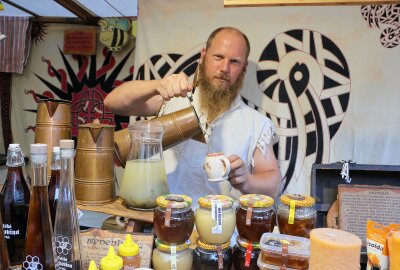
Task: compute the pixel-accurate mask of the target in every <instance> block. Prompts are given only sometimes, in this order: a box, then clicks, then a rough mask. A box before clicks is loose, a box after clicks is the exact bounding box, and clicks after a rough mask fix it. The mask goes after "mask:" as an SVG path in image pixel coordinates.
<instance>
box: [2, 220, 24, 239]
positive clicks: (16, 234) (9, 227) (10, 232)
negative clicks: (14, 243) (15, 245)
mask: <svg viewBox="0 0 400 270" xmlns="http://www.w3.org/2000/svg"><path fill="white" fill-rule="evenodd" d="M20 227H21V225H20V224H17V223H14V224H3V233H4V238H5V239H11V238H20V234H21V230H20V229H19V228H20Z"/></svg>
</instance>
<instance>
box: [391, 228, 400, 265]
mask: <svg viewBox="0 0 400 270" xmlns="http://www.w3.org/2000/svg"><path fill="white" fill-rule="evenodd" d="M389 260H390V261H389V262H390V270H400V232H393V236H392V239H391V241H390V253H389Z"/></svg>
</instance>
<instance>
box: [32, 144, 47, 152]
mask: <svg viewBox="0 0 400 270" xmlns="http://www.w3.org/2000/svg"><path fill="white" fill-rule="evenodd" d="M31 154H46V155H47V144H44V143H33V144H31Z"/></svg>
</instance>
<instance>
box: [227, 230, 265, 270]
mask: <svg viewBox="0 0 400 270" xmlns="http://www.w3.org/2000/svg"><path fill="white" fill-rule="evenodd" d="M260 251H261V249H260V243H252V242H249V241H246V239H244V238H242V237H240V236H238V237H237V238H236V245H235V246H234V247H233V256H232V261H233V266H234V268H235V270H242V269H246V270H257V269H258V266H257V259H258V257H259V255H260Z"/></svg>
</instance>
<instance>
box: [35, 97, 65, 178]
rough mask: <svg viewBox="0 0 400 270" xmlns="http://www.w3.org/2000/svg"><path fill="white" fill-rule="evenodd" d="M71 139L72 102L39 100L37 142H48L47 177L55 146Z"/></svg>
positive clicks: (49, 172) (49, 173)
mask: <svg viewBox="0 0 400 270" xmlns="http://www.w3.org/2000/svg"><path fill="white" fill-rule="evenodd" d="M63 139H71V102H69V101H67V100H61V99H43V100H39V102H38V107H37V114H36V128H35V143H45V144H47V146H48V147H47V154H48V159H47V177H48V178H50V175H51V155H52V151H53V146H59V145H60V140H63Z"/></svg>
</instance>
